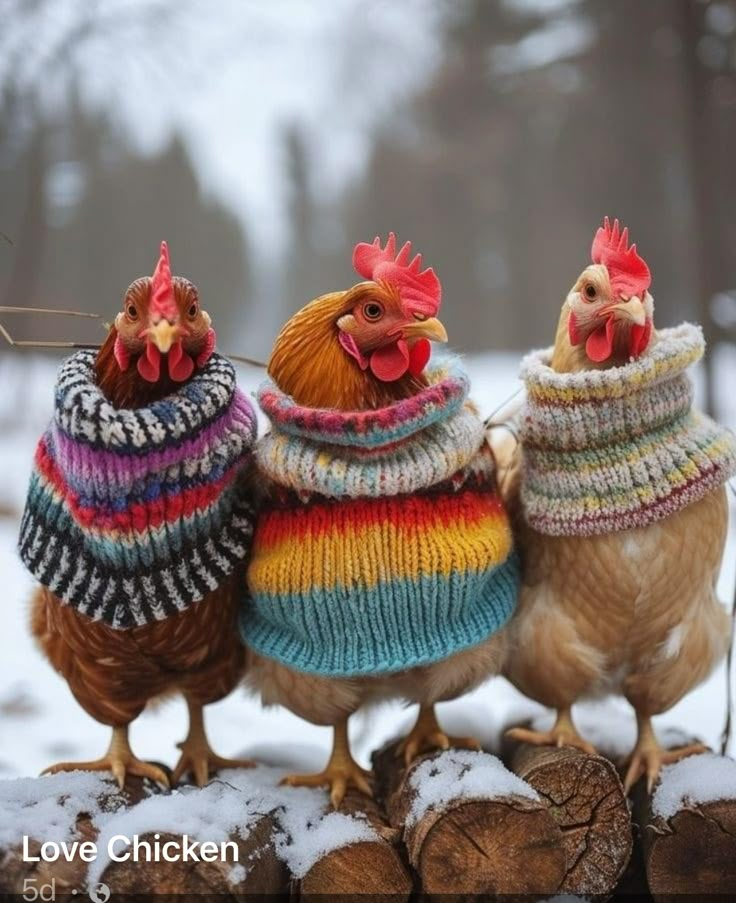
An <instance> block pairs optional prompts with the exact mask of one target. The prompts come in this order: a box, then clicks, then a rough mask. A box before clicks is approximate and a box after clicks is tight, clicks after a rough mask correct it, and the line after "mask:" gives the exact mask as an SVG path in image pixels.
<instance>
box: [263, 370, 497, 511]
mask: <svg viewBox="0 0 736 903" xmlns="http://www.w3.org/2000/svg"><path fill="white" fill-rule="evenodd" d="M427 376H428V379H429V385H428V386H427V387H426V388H425V389H423V390H421V391H420V392H418V393H417V394H416V395H413V396H412V397H411V398H406V399H403V400H402V401H398V402H396V404H393V405H390V406H389V407H386V408H381V409H379V410H375V411H348V412H342V411H335V410H328V409H318V408H305V407H301V406H300V405H297V404H296V403H295V402H294V400H293V399H292V398H290V397H289V396H287V395H285V394H284V393H283V392H281V390H280V389H279V388H278V387H277V386H276V385H275V383H274V382H272V381H268V382H266V383H264V385H263V386H261V388H260V390H259V392H258V402H259V404H260V406H261V408H262V410H263V412H264V413H265V414H266V415H267V416H268V418H269V419H270V421H271V432H270V433H269V434H268V435H267V436H265V437H264V438H263V439H261V441H260V442H259V443H258V447H257V452H256V454H257V458H258V463H259V465H260V467H261V469H262V470H263V471H264V472H265V473H266V475H267V476H268V477H270V478H271V479H272V480H274V481H275V482H276V483H278V484H279V485H281V486H284V487H287V488H289V489H292V490H295V491H297V492H305V493H309V492H316V493H318V494H319V495H326V496H331V497H335V498H338V497H350V498H358V497H362V496H373V497H376V496H391V495H399V494H402V493H410V492H415V491H417V490H418V489H423V488H427V487H428V486H432V485H434V484H436V483H440V482H442V481H444V480H446V479H449V478H450V477H451V476H453V475H454V474H455V473H456V472H457V471H458V470H460V469H461V468H463V467H465V466H466V465H467V464H468V463H469V462H470V461H471V459H472V458H473V456H474V455H475V453H476V452H477V451H478V449H479V447H480V445H481V443H482V441H483V425H482V423H481V422H480V419H479V418H478V416H477V414H476V413H475V411H474V410H473V408H472V407H471V406H470V405H469V403H468V401H467V395H468V389H469V380H468V377H467V375H466V374H465V372H464V371H463V370H462V367H461V365H460V362H459V360H458V359H457V358H453V357H446V358H444V359H440V361H439V362H437V363H435V364H434V365H433V366H432V367H431V368H430V369H429V370H428V372H427Z"/></svg>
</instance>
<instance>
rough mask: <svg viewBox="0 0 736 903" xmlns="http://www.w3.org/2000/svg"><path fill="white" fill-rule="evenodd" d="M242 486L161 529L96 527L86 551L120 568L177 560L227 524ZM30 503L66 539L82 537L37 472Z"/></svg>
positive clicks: (90, 531) (88, 535)
mask: <svg viewBox="0 0 736 903" xmlns="http://www.w3.org/2000/svg"><path fill="white" fill-rule="evenodd" d="M238 492H239V490H238V487H237V486H230V487H229V488H227V489H225V490H223V492H222V493H221V494H220V496H219V498H217V499H214V500H213V501H212V503H211V504H210V505H208V506H207V508H199V509H198V510H197V511H196V512H195V513H193V514H191V515H188V516H182V517H180V518H179V519H178V520H176V521H171V522H168V523H162V524H161V525H160V526H159V527H151V526H149V527H147V529H146V530H145V531H143V532H140V531H131V532H123V531H118V532H117V534H116V535H115V536H111V535H110V533H109V531H101V532H97V531H95V530H94V529H93V528H90V529H87V530H85V531H84V544H85V549H86V550H87V551H88V553H89V555H90V557H91V559H94V560H96V561H98V562H100V563H105V564H108V565H110V566H112V567H117V568H125V569H130V568H135V567H139V566H143V567H152V566H153V565H154V564H156V562H158V563H160V564H164V563H166V562H169V561H172V560H173V559H175V558H176V555H177V554H178V553H180V552H181V550H182V549H183V548H184V547H185V545H187V544H193V543H206V542H207V539H208V538H209V537H210V536H211V535H212V533H213V531H219V530H221V529H222V527H223V526H224V525H225V523H226V520H227V518H229V517H230V511H231V510H232V508H233V506H234V505H235V503H236V501H237V497H238ZM28 501H29V503H30V504H32V505H33V506H34V508H35V510H37V511H38V512H43V515H44V517H45V519H46V522H47V523H49V524H53V525H55V529H56V531H57V532H59V533H62V534H64V535H66V536H71V535H77V534H79V535H81V530H80V527H79V524H77V523H76V521H75V520H74V518H73V517H72V516H71V514H70V513H69V510H68V509H67V507H66V506H65V504H64V502H63V500H62V499H61V498H59V497H58V496H57V495H56V494H55V493H54V492H53V488H52V487H50V486H49V485H48V484H47V483H46V482H45V481H44V480H43V478H42V477H41V476H40V475H39V474H37V473H34V474H32V475H31V481H30V484H29V487H28Z"/></svg>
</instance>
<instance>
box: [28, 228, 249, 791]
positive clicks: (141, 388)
mask: <svg viewBox="0 0 736 903" xmlns="http://www.w3.org/2000/svg"><path fill="white" fill-rule="evenodd" d="M214 347H215V334H214V331H213V329H212V327H211V322H210V317H209V315H208V314H207V313H206V312H205V311H204V310H203V309H202V308H201V306H200V302H199V297H198V292H197V289H196V287H195V286H194V285H193V284H192V283H191V282H189V281H188V280H187V279H184V278H181V277H172V276H171V271H170V268H169V262H168V250H167V247H166V244H165V243H163V244H162V248H161V258H160V260H159V263H158V265H157V267H156V272H155V273H154V275H153V278H149V277H146V278H141V279H137V280H136V281H135V282H133V283H132V284H131V286H130V287H129V288H128V289H127V291H126V292H125V295H124V298H123V309H122V311H121V312H120V313H119V314H118V316H117V318H116V320H115V324H114V325H113V326H112V328H111V329H110V332H109V334H108V336H107V338H106V340H105V342H104V344H103V346H102V348H101V349H100V351H99V353H98V355H97V358H96V361H95V363H94V375H95V377H96V382H97V385H98V387H99V389H101V390H102V393H103V394H104V396H105V397H106V399H107V400H108V401H109V402H110V403H111V404H112V405H113V406H114V407H115V408H116V409H130V410H138V409H140V408H143V407H144V406H149V405H152V404H153V403H155V402H158V401H160V400H161V399H164V398H166V397H167V396H169V395H170V394H171V393H172V392H174V391H176V390H179V389H181V388H182V387H183V386H185V385H186V384H187V383H188V382H189V381H190V380H191V379H192V378H193V377H194V376H195V374H196V373H197V372H198V371H199V370H200V369H201V368H202V367H204V365H205V364H206V363H207V362H208V361H209V359H210V358H211V356H212V353H213V351H214ZM169 504H172V502H169ZM119 541H120V542H125V541H126V535H125V534H124V533H123V532H122V531H121V532H120V533H119ZM240 580H242V574H239V572H238V569H237V568H236V570H235V571H234V572H233V573H231V574H230V575H229V576H227V577H225V578H223V579H222V582H221V583H220V584H219V585H218V586H217V587H216V588H214V589H212V590H211V591H209V592H207V593H206V594H205V595H204V597H203V598H201V600H200V601H197V602H194V603H193V604H191V605H189V606H188V607H186V608H185V609H184V610H183V611H181V612H179V613H175V614H173V615H171V616H169V617H166V618H165V619H163V620H153V621H152V622H151V623H146V624H145V625H143V626H132V627H130V628H129V629H124V630H123V629H115V628H114V627H111V626H109V624H108V623H106V622H105V621H102V620H93V619H91V618H90V617H88V616H87V615H86V614H82V613H80V611H78V610H77V608H75V607H73V606H72V605H69V604H64V603H63V602H62V600H61V599H59V598H57V597H56V596H55V595H54V594H53V593H52V592H51V591H50V590H49V589H48V588H46V587H45V586H41V587H39V589H38V590H37V591H36V593H35V595H34V598H33V605H32V631H33V634H34V635H35V637H36V639H37V641H38V643H39V644H40V646H41V649H42V650H43V652H44V653H45V655H46V656H47V657H48V659H49V661H50V662H51V664H52V665H53V666H54V668H55V669H56V670H57V671H58V672H60V673H61V675H62V676H63V677H64V678H65V679H66V680H67V682H68V684H69V687H70V689H71V691H72V693H73V694H74V696H75V697H76V699H77V701H78V702H79V703H80V705H81V706H82V707H83V708H84V709H85V710H86V711H87V712H88V713H89V714H90V715H91V716H92V717H93V718H95V719H96V720H97V721H100V722H101V723H103V724H107V725H110V726H111V728H112V741H111V743H110V747H109V749H108V751H107V753H106V754H105V755H104V756H103V757H102V758H101V759H98V760H96V761H92V762H61V763H59V764H57V765H53V766H52V767H50V768H49V769H47V771H48V772H51V773H55V772H59V771H68V770H73V769H86V770H98V771H99V770H110V771H111V772H112V774H113V775H114V776H115V778H116V779H117V780H118V782H119V784H120V786H121V787H122V786H123V785H124V782H125V778H126V775H128V774H130V775H137V776H141V777H148V778H152V779H154V780H156V781H159V782H160V783H162V784H164V785H168V783H169V781H168V778H167V775H166V773H165V772H164V771H163V770H162V769H161V768H159V767H157V766H155V765H153V764H151V763H146V762H143V761H141V760H139V759H138V758H136V756H135V755H134V753H133V751H132V750H131V747H130V744H129V741H128V728H129V725H130V724H131V722H132V721H134V720H135V719H136V718H137V717H138V715H139V714H140V713H141V712H142V711H143V709H144V707H145V706H146V705H147V704H148V703H149V702H150V701H152V700H158V699H161V697H163V696H165V695H168V694H173V693H182V694H183V695H184V697H185V698H186V701H187V705H188V709H189V732H188V736H187V738H186V739H185V740H184V742H183V743H181V744H180V748H181V751H182V752H181V757H180V759H179V762H178V764H177V765H176V767H175V769H174V772H173V775H172V781H173V782H177V781H178V780H179V779H180V778H181V777H182V776H183V775H184V774H185V773H186V772H190V773H191V775H192V776H193V778H194V780H195V781H196V783H197V784H199V785H202V784H204V783H206V781H207V780H208V776H209V772H210V769H212V768H221V767H234V766H241V765H250V764H252V763H250V762H248V761H240V760H228V759H223V758H221V757H220V756H218V755H216V754H215V753H214V752H213V751H212V749H211V748H210V746H209V743H208V740H207V736H206V733H205V728H204V720H203V707H204V706H205V705H207V704H209V703H212V702H215V701H217V700H219V699H222V698H223V697H224V696H226V695H227V694H228V693H230V692H231V690H232V689H233V688H234V687H235V686H236V684H237V683H238V682H239V680H240V679H241V678H242V675H243V670H244V650H243V647H242V644H241V643H240V641H239V638H238V633H237V627H236V611H237V602H236V591H235V587H236V586H237V585H238V583H239V581H240ZM158 601H160V600H156V599H155V598H149V599H148V603H149V604H150V605H151V606H152V607H153V606H155V605H156V604H158Z"/></svg>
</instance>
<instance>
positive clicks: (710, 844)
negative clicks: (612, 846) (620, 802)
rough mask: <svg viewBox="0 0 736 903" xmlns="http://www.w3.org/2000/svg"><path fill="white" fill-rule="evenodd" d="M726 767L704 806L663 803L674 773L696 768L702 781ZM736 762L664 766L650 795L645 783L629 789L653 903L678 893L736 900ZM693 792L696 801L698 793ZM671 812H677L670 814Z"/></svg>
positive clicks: (708, 758)
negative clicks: (723, 778) (725, 778)
mask: <svg viewBox="0 0 736 903" xmlns="http://www.w3.org/2000/svg"><path fill="white" fill-rule="evenodd" d="M721 765H725V766H726V767H727V768H728V769H729V770H730V771H731V774H732V780H731V781H730V782H729V783H726V782H724V783H722V784H721V786H720V787H719V786H718V784H717V783H716V786H713V785H711V787H710V788H709V790H710V793H709V794H706V795H709V796H711V797H718V796H723V797H724V798H722V799H716V798H712V799H710V800H709V801H704V802H695V801H693V800H690V799H687V798H684V799H682V800H679V801H676V805H674V806H673V805H669V804H665V803H664V802H663V792H664V791H665V790H667V789H668V788H667V782H668V781H671V780H675V779H676V776H677V771H676V769H677V770H680V771H681V770H682V769H683V768H684V767H688V768H690V769H694V768H698V769H699V770H700V772H701V774H702V776H703V778H707V777H708V772H709V770H711V774H713V773H714V771H713V770H714V769H718V768H719V766H721ZM734 791H736V762H733V760H731V759H725V758H724V757H722V756H715V755H712V754H705V755H700V756H693V757H691V758H689V759H687V760H683V761H682V762H680V763H678V765H675V766H669V767H668V768H667V769H665V771H664V772H663V774H662V777H661V780H660V783H659V784H658V785H657V786H656V787H655V789H654V793H653V795H651V796H650V795H648V794H647V792H646V787H645V785H644V781H643V780H642V781H640V782H639V783H638V784H637V786H636V787H635V788H634V795H633V798H634V818H635V820H636V822H637V823H638V825H639V829H640V832H641V840H642V849H643V854H644V863H645V867H646V874H647V882H648V884H649V889H650V892H651V893H652V895H653V896H654V898H655V900H657V903H669V901H674V900H675V899H676V898H678V899H683V897H682V895H683V894H693V895H697V896H699V897H701V896H702V897H705V896H706V895H707V896H710V895H716V894H723V895H724V898H725V899H728V898H733V897H734V895H736V792H734ZM693 793H694V794H695V796H696V797H697V795H698V791H697V788H694V790H693ZM675 810H676V811H675Z"/></svg>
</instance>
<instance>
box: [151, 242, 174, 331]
mask: <svg viewBox="0 0 736 903" xmlns="http://www.w3.org/2000/svg"><path fill="white" fill-rule="evenodd" d="M151 310H152V311H153V312H155V313H157V314H159V316H161V317H164V318H165V319H167V320H172V321H173V320H175V319H176V317H177V314H178V311H177V309H176V301H175V300H174V285H173V283H172V281H171V264H170V263H169V246H168V245H167V244H166V242H165V241H162V242H161V256H160V257H159V258H158V263H157V264H156V269H155V270H154V271H153V276H152V277H151Z"/></svg>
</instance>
